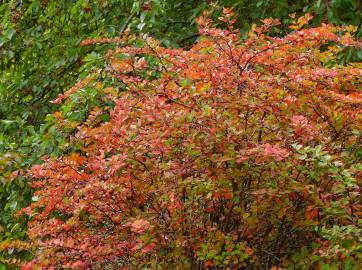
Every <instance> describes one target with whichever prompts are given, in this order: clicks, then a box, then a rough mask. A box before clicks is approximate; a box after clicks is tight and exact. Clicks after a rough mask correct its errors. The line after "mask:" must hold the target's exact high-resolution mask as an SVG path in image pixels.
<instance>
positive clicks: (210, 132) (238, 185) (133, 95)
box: [15, 9, 362, 269]
mask: <svg viewBox="0 0 362 270" xmlns="http://www.w3.org/2000/svg"><path fill="white" fill-rule="evenodd" d="M309 19H310V16H308V15H307V16H305V17H302V18H299V19H298V20H295V23H294V24H293V25H292V28H293V32H291V33H290V34H288V35H286V36H285V37H273V36H270V35H269V34H268V33H269V32H270V30H271V29H272V27H273V26H274V25H276V24H278V21H276V20H272V19H266V20H264V24H263V25H262V26H259V27H256V26H254V27H252V29H251V31H250V32H249V33H248V36H247V37H240V35H239V32H238V30H237V29H234V28H233V23H234V20H233V16H232V12H231V11H230V10H227V9H226V10H225V12H224V16H223V17H222V18H221V20H223V21H224V22H225V23H227V24H228V25H229V27H228V28H227V29H226V30H225V29H224V30H221V29H217V28H213V27H212V26H211V25H212V24H211V21H209V20H208V19H207V18H206V17H201V18H200V19H199V20H198V24H199V29H200V30H199V31H200V35H201V37H200V39H199V41H198V43H197V44H195V45H194V46H193V47H192V48H191V49H190V50H184V49H167V48H164V47H162V46H161V45H160V44H159V43H158V42H157V41H156V40H154V39H151V38H149V37H147V36H142V37H138V38H135V37H132V36H131V35H125V36H124V37H122V38H117V39H92V40H86V41H84V42H83V45H84V46H86V45H88V44H94V43H114V44H115V47H114V49H112V50H110V51H109V52H108V54H107V55H106V57H105V59H106V61H105V65H104V68H103V69H97V70H94V72H92V73H90V74H89V76H88V77H86V78H84V79H83V80H82V81H80V82H78V83H77V84H76V85H75V86H74V87H72V88H71V89H70V90H69V91H68V92H66V93H64V94H62V95H60V96H59V97H58V98H57V99H56V100H54V102H56V103H62V104H63V111H60V112H57V113H56V114H55V115H54V117H55V118H56V119H57V121H58V125H59V128H64V129H72V130H73V132H72V138H71V140H72V142H71V143H72V144H73V145H76V146H77V149H78V150H77V151H74V152H72V153H69V155H64V156H62V157H60V158H57V159H55V158H50V157H44V163H43V164H40V165H35V166H33V168H32V169H31V171H30V172H28V175H29V176H30V177H32V179H33V187H34V188H35V189H36V191H35V194H34V196H33V203H32V204H31V205H30V206H29V207H28V208H25V209H23V210H22V211H21V213H20V214H24V213H25V214H27V215H28V216H29V218H30V221H29V225H28V226H29V231H28V234H29V238H30V243H31V245H32V246H33V252H34V258H33V260H32V261H31V262H28V263H26V264H24V265H23V269H280V268H287V269H359V266H360V265H359V263H360V260H361V249H362V245H361V242H360V240H361V238H360V237H361V225H362V224H361V222H362V221H361V201H360V192H361V167H362V163H361V157H362V147H361V146H362V144H361V126H362V118H361V112H362V107H361V103H362V93H361V89H362V65H361V63H353V64H350V65H344V66H342V65H339V64H338V63H337V61H336V58H337V56H338V53H339V52H340V51H342V50H344V49H345V48H346V47H359V46H361V44H360V43H359V42H358V41H356V40H354V39H353V31H355V30H356V29H355V28H354V27H335V26H332V25H328V24H323V25H322V26H320V27H316V28H310V29H304V28H303V25H304V24H305V23H306V22H307V21H308V20H309ZM89 99H92V100H93V101H94V100H98V103H99V104H101V105H99V106H98V105H97V106H93V108H92V109H91V110H90V114H89V116H88V119H87V120H86V121H84V122H82V123H78V122H74V121H71V120H69V119H67V115H69V113H71V111H72V110H77V107H79V106H81V104H83V103H84V102H88V101H89ZM93 104H95V102H93ZM70 126H71V127H70ZM16 245H17V244H15V246H16ZM18 246H21V245H20V244H18ZM18 248H20V247H18Z"/></svg>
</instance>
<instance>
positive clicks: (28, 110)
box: [0, 0, 362, 270]
mask: <svg viewBox="0 0 362 270" xmlns="http://www.w3.org/2000/svg"><path fill="white" fill-rule="evenodd" d="M223 6H232V7H234V11H235V15H236V18H237V20H236V22H235V27H236V28H238V30H240V32H241V35H242V36H243V37H244V38H245V37H246V35H247V32H248V30H249V29H250V28H251V27H252V24H253V23H254V22H255V23H257V24H259V21H260V19H263V18H266V17H270V16H272V17H276V18H280V21H281V24H280V25H278V26H275V27H274V28H273V31H272V33H271V34H272V36H276V35H278V36H282V35H284V34H285V33H287V32H290V31H293V30H294V29H290V28H288V25H289V24H290V22H291V21H292V20H293V18H291V17H290V16H289V15H288V14H290V13H293V12H295V13H296V15H295V16H296V17H298V16H299V15H301V14H303V13H304V12H312V13H313V14H314V15H315V16H314V18H313V19H312V20H311V21H310V22H309V25H312V26H318V25H319V24H320V23H321V22H327V21H329V22H331V23H333V24H335V25H338V24H353V25H356V26H360V25H361V18H362V12H361V3H360V1H357V0H336V1H320V0H297V1H287V0H272V1H271V0H258V1H234V0H220V1H208V0H198V1H185V0H165V1H159V0H151V1H146V0H97V1H90V0H61V1H53V0H50V1H43V0H22V1H17V0H9V1H1V2H0V103H1V107H0V269H1V270H2V269H3V267H4V265H3V264H2V262H3V261H5V260H7V259H9V258H16V257H18V258H19V256H20V258H30V257H31V253H29V252H19V249H6V250H3V249H2V248H1V247H2V246H5V247H6V246H7V245H8V241H9V240H13V239H24V238H25V237H26V232H25V231H24V226H25V225H26V221H27V218H24V217H21V218H15V217H14V213H15V212H16V211H18V209H20V208H22V207H24V206H26V205H27V204H29V202H30V201H31V198H32V189H31V188H30V187H29V185H28V182H29V181H28V179H26V178H24V176H23V175H22V174H19V175H18V176H17V177H15V178H14V177H13V176H14V174H12V171H14V170H20V171H21V170H22V169H24V168H27V167H29V166H31V164H34V163H36V162H39V159H40V157H41V156H43V155H50V156H52V157H57V156H60V155H62V154H66V153H70V152H74V151H78V150H79V146H78V145H77V144H73V142H72V141H70V140H69V137H70V135H73V134H74V127H76V126H78V125H80V123H82V122H83V121H85V119H86V117H87V115H88V114H89V113H90V112H91V113H92V112H93V111H92V110H93V109H94V108H95V106H98V107H100V108H102V109H100V110H108V109H107V108H105V107H107V106H109V107H110V108H111V107H112V106H113V105H112V102H110V101H107V100H106V101H104V100H102V99H99V98H98V97H99V96H98V94H97V93H98V89H95V88H92V89H88V90H87V92H86V93H85V94H84V95H85V96H86V97H85V96H82V97H81V98H80V97H78V96H76V98H75V100H74V104H73V105H70V103H67V104H66V105H64V106H62V108H61V112H62V117H64V119H63V124H62V125H60V126H59V114H56V115H48V114H49V113H53V112H54V111H56V110H58V109H59V106H58V105H57V104H52V103H50V102H49V101H50V100H52V99H53V98H55V97H56V96H57V95H58V94H59V93H63V91H64V90H66V89H68V88H69V87H70V86H72V85H73V84H74V83H75V82H76V81H77V79H79V78H80V79H83V78H85V77H86V76H87V74H89V73H90V72H94V73H95V74H98V73H97V69H98V68H99V67H101V66H102V65H103V62H102V61H103V55H104V54H105V52H106V51H107V50H108V49H109V48H114V47H115V46H119V44H117V45H114V44H112V43H107V44H104V42H93V43H92V42H91V43H92V44H90V45H89V46H79V43H80V42H81V40H83V39H85V38H90V37H91V38H97V37H107V38H112V37H115V36H118V35H122V33H123V32H124V31H125V30H126V29H127V28H129V29H130V30H131V31H132V32H134V33H148V34H149V35H151V36H153V37H156V38H157V39H158V40H159V41H160V43H161V44H162V45H163V46H166V47H184V48H190V46H191V45H192V44H193V43H194V42H195V40H196V39H197V38H199V33H198V30H197V27H196V23H195V18H196V17H197V16H199V15H200V14H201V12H202V11H203V10H207V13H208V16H210V17H212V18H218V17H219V16H220V14H221V11H222V7H223ZM215 25H217V26H218V27H226V26H227V24H226V23H225V22H223V21H220V22H217V23H216V24H215ZM354 35H355V36H357V37H360V36H361V27H359V28H357V29H356V31H355V33H354ZM103 41H104V40H103ZM361 56H362V50H360V49H359V50H356V49H352V48H351V47H349V48H345V49H343V50H342V51H341V52H340V53H338V54H335V57H336V59H335V62H333V63H332V64H331V63H330V64H329V65H335V64H336V63H346V62H349V61H350V60H352V61H360V59H361V58H362V57H361ZM148 61H151V60H150V59H148ZM156 62H157V61H156ZM155 64H157V63H155ZM103 73H104V72H103ZM103 73H102V75H101V76H99V74H98V75H97V80H98V81H104V80H105V81H104V83H105V82H107V83H110V82H108V81H107V79H105V78H107V76H108V75H107V74H103ZM115 89H116V91H119V88H117V87H116V88H115ZM122 89H123V90H127V89H126V87H123V88H122ZM108 118H109V116H108V115H107V114H102V117H101V119H100V120H99V121H106V120H108ZM57 122H58V124H56V123H57ZM33 200H36V196H35V197H33ZM1 242H2V243H1ZM11 269H12V268H11Z"/></svg>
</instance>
